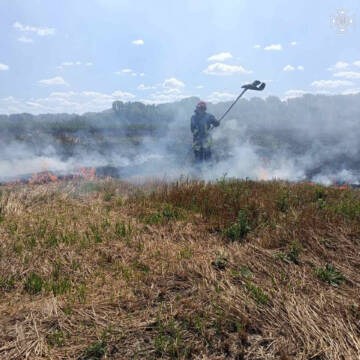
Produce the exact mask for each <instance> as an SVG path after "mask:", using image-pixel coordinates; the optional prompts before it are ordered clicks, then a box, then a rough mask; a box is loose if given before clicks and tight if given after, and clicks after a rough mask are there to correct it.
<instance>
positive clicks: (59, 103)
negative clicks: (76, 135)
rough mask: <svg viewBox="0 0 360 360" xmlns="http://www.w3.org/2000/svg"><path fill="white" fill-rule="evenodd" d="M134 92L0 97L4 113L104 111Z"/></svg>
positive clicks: (53, 93)
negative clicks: (26, 97)
mask: <svg viewBox="0 0 360 360" xmlns="http://www.w3.org/2000/svg"><path fill="white" fill-rule="evenodd" d="M135 98H136V96H135V95H134V94H132V93H129V92H126V91H121V90H117V91H114V92H113V93H111V94H107V93H101V92H98V91H92V90H86V91H80V92H76V91H58V92H51V93H50V95H48V96H46V97H42V98H30V99H26V100H24V99H16V98H14V97H13V96H9V97H7V98H2V99H0V107H1V110H2V111H1V112H2V113H4V112H5V113H8V114H12V113H22V112H29V113H33V114H41V113H64V112H66V113H77V114H82V113H85V112H89V111H103V110H106V109H109V108H111V105H112V103H113V101H115V100H121V101H132V100H134V99H135Z"/></svg>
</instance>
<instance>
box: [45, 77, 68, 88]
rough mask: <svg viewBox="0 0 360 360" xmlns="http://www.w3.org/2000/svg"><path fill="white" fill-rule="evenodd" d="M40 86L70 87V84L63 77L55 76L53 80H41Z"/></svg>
mask: <svg viewBox="0 0 360 360" xmlns="http://www.w3.org/2000/svg"><path fill="white" fill-rule="evenodd" d="M39 84H40V85H45V86H52V85H65V86H69V84H68V83H67V82H66V81H65V80H64V79H63V78H62V77H61V76H55V77H53V78H51V79H44V80H39Z"/></svg>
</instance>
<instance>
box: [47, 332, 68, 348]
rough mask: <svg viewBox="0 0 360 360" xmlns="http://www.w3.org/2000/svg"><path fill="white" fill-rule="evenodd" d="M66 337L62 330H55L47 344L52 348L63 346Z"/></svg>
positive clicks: (48, 338) (49, 336)
mask: <svg viewBox="0 0 360 360" xmlns="http://www.w3.org/2000/svg"><path fill="white" fill-rule="evenodd" d="M64 341H65V335H64V333H63V332H62V331H61V330H54V331H53V332H52V333H51V334H49V335H48V336H47V342H48V343H49V345H50V346H63V345H64Z"/></svg>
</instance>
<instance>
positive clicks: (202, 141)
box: [191, 111, 220, 146]
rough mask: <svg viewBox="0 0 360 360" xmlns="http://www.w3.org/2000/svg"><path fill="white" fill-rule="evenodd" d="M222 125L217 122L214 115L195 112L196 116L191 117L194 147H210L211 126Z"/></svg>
mask: <svg viewBox="0 0 360 360" xmlns="http://www.w3.org/2000/svg"><path fill="white" fill-rule="evenodd" d="M219 125H220V123H219V121H218V120H216V118H215V116H214V115H211V114H208V113H207V112H199V111H195V114H194V115H193V116H192V117H191V132H192V133H193V136H194V139H193V142H194V145H195V144H196V145H199V146H210V145H211V136H210V131H209V130H210V129H211V126H214V127H216V126H219Z"/></svg>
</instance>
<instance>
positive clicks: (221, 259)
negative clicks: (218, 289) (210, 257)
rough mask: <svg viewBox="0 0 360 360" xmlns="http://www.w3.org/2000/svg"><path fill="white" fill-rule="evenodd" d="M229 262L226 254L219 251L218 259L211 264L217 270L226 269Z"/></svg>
mask: <svg viewBox="0 0 360 360" xmlns="http://www.w3.org/2000/svg"><path fill="white" fill-rule="evenodd" d="M227 262H228V260H227V258H226V257H225V256H224V255H222V254H219V253H217V254H216V259H215V260H214V261H212V262H211V265H212V266H214V268H215V269H217V270H225V268H226V265H227Z"/></svg>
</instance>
